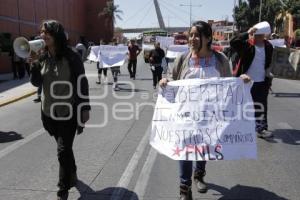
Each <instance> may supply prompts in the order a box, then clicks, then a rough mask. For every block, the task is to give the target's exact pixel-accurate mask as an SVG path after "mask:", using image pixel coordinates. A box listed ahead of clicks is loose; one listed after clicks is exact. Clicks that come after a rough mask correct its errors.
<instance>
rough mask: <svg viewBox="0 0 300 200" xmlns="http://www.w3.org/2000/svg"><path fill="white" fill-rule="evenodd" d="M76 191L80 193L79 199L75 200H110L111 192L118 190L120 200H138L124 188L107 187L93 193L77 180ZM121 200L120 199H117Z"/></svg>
mask: <svg viewBox="0 0 300 200" xmlns="http://www.w3.org/2000/svg"><path fill="white" fill-rule="evenodd" d="M76 189H77V190H78V192H79V193H80V197H79V198H78V199H77V200H110V199H111V196H112V194H113V192H114V191H115V190H119V192H120V193H122V194H124V195H122V200H138V199H139V198H138V196H137V195H136V193H134V192H132V191H130V190H127V189H126V188H119V187H108V188H105V189H103V190H100V191H94V190H93V189H92V188H90V187H89V186H88V185H87V184H85V183H84V182H82V181H81V180H78V183H77V186H76ZM117 199H121V198H117Z"/></svg>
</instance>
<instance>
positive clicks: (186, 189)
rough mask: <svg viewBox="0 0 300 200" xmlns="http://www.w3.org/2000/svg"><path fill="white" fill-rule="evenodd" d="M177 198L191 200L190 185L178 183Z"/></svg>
mask: <svg viewBox="0 0 300 200" xmlns="http://www.w3.org/2000/svg"><path fill="white" fill-rule="evenodd" d="M179 200H193V195H192V187H191V186H188V185H180V198H179Z"/></svg>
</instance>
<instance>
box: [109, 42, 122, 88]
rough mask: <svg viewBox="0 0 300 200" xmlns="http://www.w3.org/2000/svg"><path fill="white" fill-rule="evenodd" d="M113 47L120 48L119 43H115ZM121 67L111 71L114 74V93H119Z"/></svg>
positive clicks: (113, 68) (115, 67) (112, 68)
mask: <svg viewBox="0 0 300 200" xmlns="http://www.w3.org/2000/svg"><path fill="white" fill-rule="evenodd" d="M113 45H114V46H118V42H116V41H114V42H113ZM120 68H121V67H120V66H114V67H111V68H110V70H111V74H112V77H113V81H114V82H113V86H112V88H113V90H114V91H119V90H120V88H119V85H118V74H119V73H120V71H121V69H120Z"/></svg>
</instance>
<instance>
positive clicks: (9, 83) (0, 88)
mask: <svg viewBox="0 0 300 200" xmlns="http://www.w3.org/2000/svg"><path fill="white" fill-rule="evenodd" d="M1 81H2V82H1V83H0V93H1V92H4V91H6V90H9V89H12V88H15V87H18V86H20V85H23V84H25V83H28V82H29V78H28V76H25V77H24V78H22V79H16V80H12V79H10V80H1Z"/></svg>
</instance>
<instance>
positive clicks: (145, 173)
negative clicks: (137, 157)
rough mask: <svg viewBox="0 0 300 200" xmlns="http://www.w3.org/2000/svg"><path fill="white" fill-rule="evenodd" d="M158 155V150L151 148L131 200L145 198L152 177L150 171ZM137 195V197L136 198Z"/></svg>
mask: <svg viewBox="0 0 300 200" xmlns="http://www.w3.org/2000/svg"><path fill="white" fill-rule="evenodd" d="M156 157H157V151H156V150H154V149H153V148H151V150H150V151H149V154H148V157H147V160H146V162H145V164H144V166H143V168H142V171H141V173H140V176H139V178H138V180H137V182H136V185H135V188H134V190H133V192H134V193H133V194H134V195H132V196H131V198H130V199H131V200H137V199H143V196H144V195H145V192H146V187H147V184H148V181H149V178H150V173H151V171H152V168H153V165H154V161H155V160H156ZM136 195H137V197H138V198H137V199H136Z"/></svg>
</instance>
